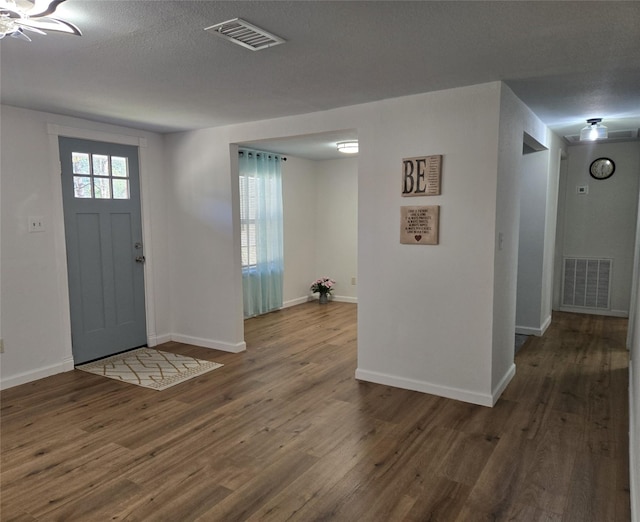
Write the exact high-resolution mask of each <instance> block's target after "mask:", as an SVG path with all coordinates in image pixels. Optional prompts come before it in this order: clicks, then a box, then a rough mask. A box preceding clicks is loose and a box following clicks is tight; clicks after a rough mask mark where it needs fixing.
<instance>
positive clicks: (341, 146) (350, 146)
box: [336, 140, 358, 154]
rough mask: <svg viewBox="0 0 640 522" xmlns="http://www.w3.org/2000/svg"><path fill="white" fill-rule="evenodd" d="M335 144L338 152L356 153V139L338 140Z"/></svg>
mask: <svg viewBox="0 0 640 522" xmlns="http://www.w3.org/2000/svg"><path fill="white" fill-rule="evenodd" d="M336 146H337V147H338V152H344V153H345V154H357V153H358V142H357V141H356V140H350V141H339V142H338V143H336Z"/></svg>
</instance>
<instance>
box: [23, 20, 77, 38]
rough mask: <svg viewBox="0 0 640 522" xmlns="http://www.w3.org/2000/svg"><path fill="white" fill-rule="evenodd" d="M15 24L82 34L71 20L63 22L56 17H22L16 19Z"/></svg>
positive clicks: (43, 29)
mask: <svg viewBox="0 0 640 522" xmlns="http://www.w3.org/2000/svg"><path fill="white" fill-rule="evenodd" d="M16 24H17V25H20V26H22V27H25V28H27V27H30V28H32V29H40V30H41V31H54V32H58V33H66V34H75V35H77V36H82V33H81V32H80V29H78V28H77V27H76V26H75V25H74V24H72V23H71V22H65V21H64V20H59V19H58V18H37V19H34V18H24V19H21V20H16Z"/></svg>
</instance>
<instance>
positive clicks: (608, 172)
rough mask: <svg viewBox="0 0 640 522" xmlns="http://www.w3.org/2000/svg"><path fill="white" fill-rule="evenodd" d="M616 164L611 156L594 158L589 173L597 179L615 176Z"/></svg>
mask: <svg viewBox="0 0 640 522" xmlns="http://www.w3.org/2000/svg"><path fill="white" fill-rule="evenodd" d="M615 171H616V164H615V163H614V162H613V160H612V159H610V158H598V159H594V160H593V161H592V162H591V165H590V166H589V174H591V177H592V178H595V179H607V178H610V177H611V176H613V173H614V172H615Z"/></svg>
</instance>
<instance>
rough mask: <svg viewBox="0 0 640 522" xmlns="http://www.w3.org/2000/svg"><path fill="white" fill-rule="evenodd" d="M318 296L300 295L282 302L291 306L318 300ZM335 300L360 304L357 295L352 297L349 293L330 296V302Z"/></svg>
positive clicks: (284, 306)
mask: <svg viewBox="0 0 640 522" xmlns="http://www.w3.org/2000/svg"><path fill="white" fill-rule="evenodd" d="M317 300H318V297H317V296H311V295H305V296H304V297H298V298H297V299H290V300H289V301H285V302H284V303H282V308H289V307H290V306H296V305H299V304H303V303H308V302H309V301H317ZM331 301H335V302H336V303H354V304H358V298H357V297H350V296H348V295H332V296H331V297H330V298H329V302H331Z"/></svg>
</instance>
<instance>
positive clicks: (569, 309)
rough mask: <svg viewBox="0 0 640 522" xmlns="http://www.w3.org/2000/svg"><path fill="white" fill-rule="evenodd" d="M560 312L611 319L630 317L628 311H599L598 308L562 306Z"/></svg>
mask: <svg viewBox="0 0 640 522" xmlns="http://www.w3.org/2000/svg"><path fill="white" fill-rule="evenodd" d="M558 311H559V312H572V313H574V314H590V315H608V316H609V317H629V312H628V311H627V310H598V309H596V308H573V307H571V306H561V307H560V308H558Z"/></svg>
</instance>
